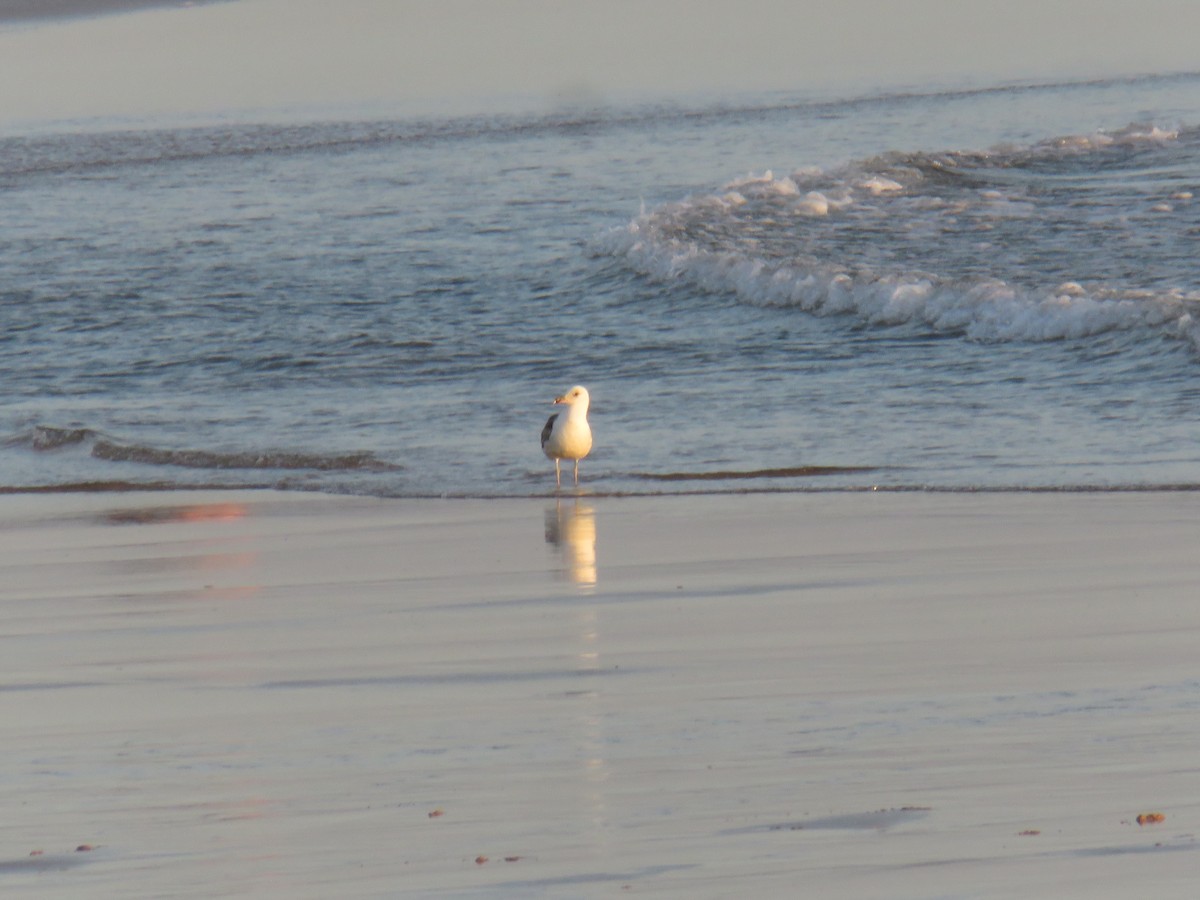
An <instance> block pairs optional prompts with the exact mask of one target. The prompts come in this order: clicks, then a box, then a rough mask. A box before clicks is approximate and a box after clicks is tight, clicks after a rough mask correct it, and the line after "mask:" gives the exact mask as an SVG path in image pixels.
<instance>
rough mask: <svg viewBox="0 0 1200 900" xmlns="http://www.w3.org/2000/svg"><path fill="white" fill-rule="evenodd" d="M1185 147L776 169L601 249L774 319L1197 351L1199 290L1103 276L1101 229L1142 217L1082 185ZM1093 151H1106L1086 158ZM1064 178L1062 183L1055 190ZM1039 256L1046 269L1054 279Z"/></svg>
mask: <svg viewBox="0 0 1200 900" xmlns="http://www.w3.org/2000/svg"><path fill="white" fill-rule="evenodd" d="M1178 137H1179V133H1178V132H1177V131H1174V130H1169V129H1163V128H1159V127H1154V126H1141V125H1135V126H1130V127H1129V128H1126V129H1123V130H1121V131H1117V132H1113V133H1095V134H1090V135H1080V136H1069V137H1061V138H1055V139H1053V140H1049V141H1043V142H1041V143H1038V144H1034V145H1032V146H1030V147H1027V148H1010V149H1008V150H1003V151H1001V150H993V151H987V152H979V153H971V152H964V153H942V154H892V155H888V156H883V157H879V158H877V159H874V160H868V161H866V162H864V163H861V164H849V165H846V166H843V167H840V168H837V169H832V170H822V169H815V168H811V167H800V168H796V169H794V170H793V171H792V174H791V175H790V176H785V177H782V178H776V177H775V176H774V174H773V172H771V171H769V170H768V171H766V172H763V173H761V174H752V175H748V176H745V177H743V178H739V179H737V180H735V181H732V182H730V183H729V184H727V185H725V186H724V188H723V189H722V191H723V192H722V193H719V194H717V195H714V196H709V197H705V196H696V197H691V198H688V199H685V200H682V201H679V202H676V203H669V204H666V205H664V206H662V207H660V208H658V209H656V210H651V211H650V212H648V213H645V214H643V215H640V216H639V217H638V218H637V219H635V220H634V221H632V222H631V223H629V225H628V226H626V227H625V228H621V229H617V230H615V231H613V232H611V233H609V234H608V235H605V236H604V237H602V238H601V239H600V240H598V242H597V250H598V252H601V253H605V254H611V255H613V256H616V257H619V258H622V259H624V260H625V261H626V262H627V263H628V264H629V265H630V266H631V267H632V268H633V269H634V270H636V271H638V272H640V273H642V274H643V275H645V276H647V277H650V278H653V279H656V280H661V281H683V282H685V283H688V284H691V285H693V286H695V287H696V288H698V289H701V290H704V291H711V292H717V293H732V294H733V295H735V296H736V297H737V298H738V299H739V300H740V301H741V302H743V303H747V304H753V305H758V306H764V307H791V308H796V309H800V310H804V311H806V312H809V313H813V314H816V315H834V314H838V315H851V316H855V317H857V318H859V319H861V320H863V321H865V322H868V323H871V324H876V325H887V326H898V325H918V326H921V327H925V328H930V329H933V330H935V331H938V332H943V333H955V334H962V335H964V336H966V337H968V338H970V339H972V340H977V341H984V342H988V341H1052V340H1062V339H1078V338H1084V337H1088V336H1092V335H1096V334H1101V333H1106V332H1112V331H1123V330H1130V329H1137V328H1155V329H1160V330H1166V331H1168V332H1171V333H1177V334H1179V335H1182V336H1184V337H1187V338H1189V339H1191V340H1193V341H1194V342H1196V343H1197V346H1198V347H1200V338H1197V337H1196V335H1197V334H1200V326H1197V325H1196V323H1194V322H1193V318H1192V315H1191V310H1192V309H1193V308H1195V307H1196V304H1197V303H1200V295H1197V294H1196V293H1195V291H1193V292H1191V293H1189V291H1188V290H1187V289H1185V288H1182V287H1181V288H1172V287H1170V286H1167V287H1157V286H1145V285H1140V284H1138V283H1136V282H1134V283H1122V281H1121V280H1120V279H1119V278H1117V279H1115V280H1114V279H1113V278H1110V277H1108V276H1107V275H1106V273H1105V271H1103V268H1104V266H1105V265H1108V264H1109V257H1110V256H1111V255H1112V254H1110V253H1109V252H1108V251H1107V250H1106V249H1104V248H1103V241H1102V238H1101V237H1100V236H1099V235H1100V234H1102V232H1095V233H1094V232H1093V231H1092V229H1095V228H1099V229H1108V230H1109V231H1110V232H1112V233H1115V234H1116V235H1117V240H1118V241H1120V242H1125V241H1129V238H1128V237H1126V235H1128V233H1129V228H1130V227H1132V226H1131V225H1130V214H1131V213H1132V212H1134V207H1131V205H1130V202H1129V196H1128V195H1127V191H1126V189H1125V188H1123V189H1122V190H1118V191H1113V192H1112V193H1111V194H1105V193H1103V192H1102V191H1103V186H1102V185H1101V186H1100V187H1098V188H1095V189H1093V188H1091V187H1090V186H1089V187H1088V188H1087V189H1088V190H1089V191H1091V190H1094V191H1100V193H1089V194H1087V195H1083V194H1081V189H1080V188H1079V187H1078V184H1079V180H1078V179H1080V178H1083V179H1085V180H1088V183H1089V185H1090V179H1091V178H1092V173H1093V172H1094V171H1095V169H1096V167H1097V166H1101V165H1104V164H1106V160H1108V159H1109V158H1111V157H1110V155H1111V153H1113V152H1117V151H1114V148H1129V152H1133V153H1140V152H1141V150H1142V148H1145V147H1146V146H1147V145H1165V144H1168V143H1170V142H1172V141H1175V140H1177V139H1178ZM1096 153H1102V154H1109V155H1106V156H1103V157H1100V156H1098V157H1096V158H1095V159H1090V158H1088V157H1087V156H1086V154H1096ZM1081 157H1082V158H1081ZM1128 158H1129V157H1128V155H1126V156H1123V157H1121V159H1128ZM1124 165H1128V164H1127V163H1124ZM1025 172H1030V173H1032V174H1031V175H1030V176H1028V178H1029V179H1030V180H1029V181H1028V183H1026V181H1025V180H1024V179H1025V178H1026V176H1025V175H1024V173H1025ZM1126 172H1127V170H1126V169H1122V170H1121V171H1120V174H1121V177H1123V178H1124V177H1126ZM1047 173H1049V176H1048V174H1047ZM1059 173H1062V178H1063V181H1062V184H1064V185H1065V187H1061V188H1060V187H1058V185H1057V183H1056V182H1054V181H1052V180H1051V181H1047V177H1050V178H1053V177H1056V176H1057V175H1058V174H1059ZM1149 184H1150V185H1153V184H1154V181H1153V179H1150V182H1149ZM1155 189H1156V190H1157V187H1156V188H1155ZM1191 196H1192V195H1191V192H1190V191H1186V190H1181V191H1176V192H1174V193H1173V194H1172V199H1171V201H1169V202H1168V201H1164V200H1161V199H1157V200H1156V199H1155V198H1154V197H1153V196H1147V197H1146V201H1145V205H1143V206H1142V207H1141V208H1142V209H1143V210H1148V211H1150V212H1153V213H1155V214H1159V215H1164V214H1169V213H1172V212H1174V211H1175V208H1176V207H1175V204H1186V202H1187V200H1189V199H1190V198H1191ZM1081 197H1082V199H1083V201H1084V202H1082V203H1081V202H1080V199H1081ZM1158 197H1159V198H1161V197H1162V194H1159V195H1158ZM785 214H790V215H791V216H792V218H791V220H790V221H791V222H793V223H794V224H787V223H788V222H789V219H788V217H787V216H786V215H785ZM805 219H808V220H812V221H811V223H808V222H803V220H805ZM1147 221H1149V220H1147ZM802 222H803V224H801V223H802ZM1138 227H1142V226H1138ZM1145 227H1151V228H1153V227H1156V226H1153V225H1148V226H1145ZM982 235H986V238H984V239H980V236H982ZM1140 240H1142V238H1140V237H1139V238H1137V240H1135V241H1134V243H1132V244H1131V246H1133V247H1135V248H1136V247H1138V246H1140V244H1139V243H1137V241H1140ZM1072 242H1074V243H1072ZM1157 243H1161V242H1157ZM1115 246H1120V244H1119V243H1118V244H1116V245H1115ZM1022 248H1027V249H1022ZM1032 260H1036V261H1039V264H1047V268H1046V271H1045V273H1044V274H1043V273H1042V272H1040V270H1039V269H1038V268H1037V267H1035V266H1033V265H1032V264H1031V261H1032ZM1141 264H1143V260H1142V259H1141V258H1140V257H1134V258H1132V260H1131V261H1121V262H1118V263H1114V264H1112V265H1111V266H1110V268H1111V269H1112V271H1113V272H1116V273H1119V274H1125V273H1128V272H1136V269H1137V267H1138V266H1139V265H1141ZM1006 266H1008V267H1009V268H1006ZM1070 267H1073V268H1074V271H1072V270H1071V268H1070ZM1064 268H1066V269H1067V270H1066V271H1059V270H1061V269H1064ZM1064 276H1065V277H1064ZM1160 280H1161V279H1160Z"/></svg>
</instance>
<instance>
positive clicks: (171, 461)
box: [6, 425, 401, 472]
mask: <svg viewBox="0 0 1200 900" xmlns="http://www.w3.org/2000/svg"><path fill="white" fill-rule="evenodd" d="M6 444H7V445H8V446H10V447H13V446H16V447H19V446H24V447H28V448H29V449H32V450H36V451H42V452H49V451H58V450H63V449H65V448H68V447H86V448H87V451H88V454H89V455H90V456H91V457H92V458H94V459H98V460H103V461H106V462H124V463H139V464H143V465H148V466H173V467H181V468H187V469H209V470H233V469H249V470H271V469H277V470H286V471H313V472H390V471H399V470H400V469H401V467H400V466H397V465H395V464H393V463H389V462H386V461H384V460H381V459H379V458H378V457H377V456H375V455H374V454H372V453H369V452H365V451H364V452H359V453H335V454H316V453H304V452H297V451H281V450H247V451H228V452H222V451H214V450H195V449H191V450H188V449H170V448H163V447H150V446H145V445H141V444H136V443H128V442H122V441H118V440H114V439H112V438H109V437H106V436H104V435H102V434H101V433H99V432H97V431H94V430H92V429H90V428H56V427H53V426H49V425H36V426H34V427H33V428H31V429H30V430H28V431H26V432H24V433H22V434H19V435H16V436H15V437H12V438H10V439H9V440H8V441H7V442H6Z"/></svg>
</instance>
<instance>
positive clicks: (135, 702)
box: [0, 491, 1200, 898]
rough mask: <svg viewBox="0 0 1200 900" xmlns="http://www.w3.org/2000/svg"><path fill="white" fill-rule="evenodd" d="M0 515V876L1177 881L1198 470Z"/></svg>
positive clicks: (1118, 885)
mask: <svg viewBox="0 0 1200 900" xmlns="http://www.w3.org/2000/svg"><path fill="white" fill-rule="evenodd" d="M667 497H669V498H670V499H669V501H667V500H666V499H665V498H667ZM0 530H3V532H4V534H5V541H4V542H2V543H0V573H2V574H3V582H2V583H3V585H4V587H3V589H2V591H0V644H2V645H3V648H4V651H5V659H6V663H7V665H6V672H5V676H4V679H3V682H0V704H3V706H4V710H5V716H4V717H3V725H0V728H3V740H2V741H0V748H2V749H0V761H2V762H3V769H4V771H6V772H8V773H9V776H10V780H9V782H8V785H7V786H6V787H5V791H6V798H7V800H8V802H9V803H10V805H11V806H12V807H13V808H18V809H20V810H21V811H22V814H21V816H20V821H16V820H13V821H11V822H9V823H7V824H5V825H0V886H3V887H4V889H5V891H6V895H7V894H9V893H11V894H12V895H14V896H37V895H42V896H44V895H45V894H46V893H47V892H50V893H54V894H55V895H56V896H66V897H70V896H88V897H103V896H114V897H115V896H128V895H129V894H130V893H134V894H139V895H156V894H161V893H164V892H174V894H175V895H179V896H197V897H199V896H212V895H213V894H222V895H236V894H247V893H249V894H254V895H255V896H265V897H274V896H278V897H285V896H286V897H295V896H313V897H316V896H329V895H330V893H331V892H341V893H345V894H348V895H358V896H362V895H371V896H375V895H378V896H395V895H410V896H421V897H430V896H433V897H438V896H444V897H461V896H488V897H514V898H515V897H528V896H563V895H564V893H565V894H569V895H571V896H584V897H590V896H611V895H612V894H613V893H614V892H618V891H620V892H622V893H627V892H628V893H633V894H638V895H653V896H664V897H673V896H714V895H721V896H729V895H731V894H736V893H746V894H753V895H756V896H788V895H790V892H791V891H793V890H794V885H795V884H796V883H798V881H802V882H803V883H804V884H805V885H806V886H807V887H808V889H809V890H810V891H811V892H813V893H817V892H824V891H834V892H841V893H843V894H845V895H848V896H877V895H883V894H886V895H887V896H892V897H900V898H904V897H912V898H917V897H928V896H934V895H956V896H957V895H963V894H970V895H972V896H979V897H996V898H999V897H1011V896H1033V895H1039V894H1045V893H1046V892H1052V893H1054V895H1055V896H1061V897H1076V896H1077V897H1083V896H1095V895H1096V892H1097V891H1106V892H1114V891H1118V890H1119V891H1121V892H1133V891H1135V890H1144V889H1145V888H1146V887H1147V886H1153V888H1155V889H1156V890H1158V891H1159V892H1161V893H1164V894H1169V893H1170V892H1171V889H1172V888H1173V887H1175V886H1178V887H1179V889H1180V890H1181V891H1182V890H1183V886H1184V885H1190V884H1191V883H1192V880H1193V876H1194V868H1195V859H1196V857H1195V853H1196V852H1197V851H1200V843H1197V841H1196V838H1195V832H1196V828H1197V827H1198V821H1200V779H1197V778H1196V776H1195V774H1194V772H1193V769H1194V761H1193V759H1192V756H1193V753H1194V747H1195V745H1196V741H1197V739H1200V723H1198V722H1197V721H1196V717H1195V705H1196V704H1197V703H1198V702H1200V680H1198V679H1197V678H1196V675H1195V668H1194V656H1195V653H1194V648H1195V641H1196V638H1197V637H1200V609H1197V608H1196V606H1195V603H1194V600H1193V597H1194V586H1195V584H1196V583H1197V576H1198V575H1200V563H1198V562H1196V561H1194V558H1195V554H1194V547H1195V545H1196V542H1197V539H1200V497H1197V496H1196V495H1195V494H1193V493H1191V492H1176V493H1171V492H1167V493H1142V492H1139V493H1087V494H1031V493H1020V494H1013V493H1008V494H975V493H972V494H931V493H888V492H876V493H871V492H866V493H853V494H846V493H832V494H831V493H819V494H814V493H806V494H770V495H761V494H720V495H704V496H680V495H660V496H653V497H633V498H608V497H601V498H595V497H580V498H578V499H576V498H566V497H564V498H560V499H558V500H557V501H555V500H554V499H553V498H529V499H515V500H498V501H497V500H474V501H470V500H455V501H453V502H446V501H442V500H411V499H398V500H386V499H374V498H362V497H344V496H341V497H331V496H328V495H320V494H310V493H299V492H270V491H267V492H262V491H232V492H229V491H181V492H166V493H160V492H131V493H124V492H122V493H116V494H112V493H82V494H79V493H76V494H57V495H46V494H27V495H5V496H2V497H0ZM1151 813H1153V814H1162V815H1163V816H1164V819H1163V820H1162V821H1161V822H1160V821H1157V820H1153V819H1145V820H1144V821H1145V822H1146V823H1148V824H1139V823H1138V821H1137V817H1138V816H1139V815H1144V814H1151ZM81 846H86V847H89V848H91V849H89V850H86V851H78V852H77V851H75V849H74V848H76V847H81ZM31 854H36V855H31ZM187 885H194V886H195V887H192V888H187V887H186V886H187Z"/></svg>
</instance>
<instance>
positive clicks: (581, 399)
mask: <svg viewBox="0 0 1200 900" xmlns="http://www.w3.org/2000/svg"><path fill="white" fill-rule="evenodd" d="M591 402H592V398H591V397H589V396H588V392H587V388H585V387H583V385H579V384H577V385H575V387H573V388H571V389H570V390H569V391H567V392H566V393H565V394H563V395H562V396H561V397H555V398H554V405H555V406H570V407H572V408H575V409H581V410H583V411H584V412H587V408H588V404H589V403H591Z"/></svg>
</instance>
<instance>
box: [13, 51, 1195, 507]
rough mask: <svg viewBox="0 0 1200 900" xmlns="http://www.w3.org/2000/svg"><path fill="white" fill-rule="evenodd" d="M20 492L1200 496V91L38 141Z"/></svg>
mask: <svg viewBox="0 0 1200 900" xmlns="http://www.w3.org/2000/svg"><path fill="white" fill-rule="evenodd" d="M0 202H2V203H3V209H4V212H5V215H4V216H3V217H0V250H2V252H0V375H2V383H3V385H4V392H3V395H2V397H0V489H3V490H12V489H31V488H47V489H65V488H75V489H79V488H84V489H94V488H97V487H100V486H129V485H135V486H136V485H154V486H200V485H222V486H239V487H275V488H283V489H295V490H323V491H336V492H351V493H361V494H372V495H381V496H443V495H448V496H483V497H488V496H534V495H544V494H547V493H551V492H553V489H554V482H553V465H552V464H551V463H550V462H549V461H548V460H546V459H545V458H544V457H543V456H542V454H541V451H540V448H539V441H538V437H539V433H540V430H541V427H542V424H543V422H544V421H545V418H546V416H547V415H549V414H550V413H551V412H552V411H553V409H552V407H551V405H550V401H551V400H552V398H553V397H554V396H555V395H557V394H558V393H561V392H562V391H563V390H565V389H566V388H568V387H569V386H571V385H573V384H576V383H579V384H584V385H586V386H587V387H588V388H589V389H590V391H591V393H592V398H593V401H592V413H591V422H592V427H593V431H594V434H595V445H594V449H593V452H592V454H591V456H590V457H589V458H588V459H586V460H585V461H584V462H583V463H582V466H581V471H582V475H583V485H582V489H583V490H585V491H587V492H589V493H593V494H621V493H658V492H667V493H669V492H679V491H760V490H762V491H811V490H870V489H933V490H977V489H1053V490H1090V489H1098V488H1114V487H1115V488H1134V489H1153V488H1172V489H1200V267H1198V266H1197V263H1196V259H1197V255H1196V248H1197V244H1198V241H1200V74H1165V75H1146V76H1142V77H1138V78H1121V79H1112V80H1098V81H1090V82H1084V83H1080V82H1067V83H1061V84H1060V83H1044V84H1018V85H984V86H973V87H970V88H962V87H945V86H935V87H929V88H922V89H912V90H903V91H890V92H878V93H869V94H864V95H860V96H833V95H792V94H781V93H776V94H760V95H754V96H739V97H723V98H699V99H698V98H691V99H689V100H687V101H683V100H681V101H679V102H678V103H673V104H661V103H660V104H656V105H645V106H637V105H633V106H623V107H603V108H596V109H590V108H589V109H572V110H560V111H553V112H537V113H529V112H522V113H510V114H498V113H497V114H492V115H488V116H474V117H464V116H447V117H445V118H436V117H432V118H421V119H413V118H389V117H384V116H374V117H373V116H364V115H361V114H359V115H356V116H355V117H354V118H350V119H347V120H343V121H331V120H329V118H328V117H327V116H322V117H319V118H318V117H316V116H315V115H314V116H313V117H312V118H311V120H309V119H307V118H306V117H305V116H304V115H302V114H297V113H296V112H295V111H291V112H289V114H288V115H287V117H283V116H281V117H279V118H277V119H276V120H275V121H263V122H259V123H256V122H253V121H244V120H238V121H234V120H230V121H228V122H216V123H208V124H204V125H197V124H189V123H162V122H159V123H154V124H152V125H147V126H139V127H130V126H129V125H128V124H122V123H117V122H113V123H104V122H99V123H97V122H89V123H86V125H79V124H72V123H56V124H55V125H54V126H53V127H42V128H40V129H38V130H28V131H25V132H19V131H18V132H12V131H10V132H9V133H7V134H6V135H4V136H3V137H0Z"/></svg>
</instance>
